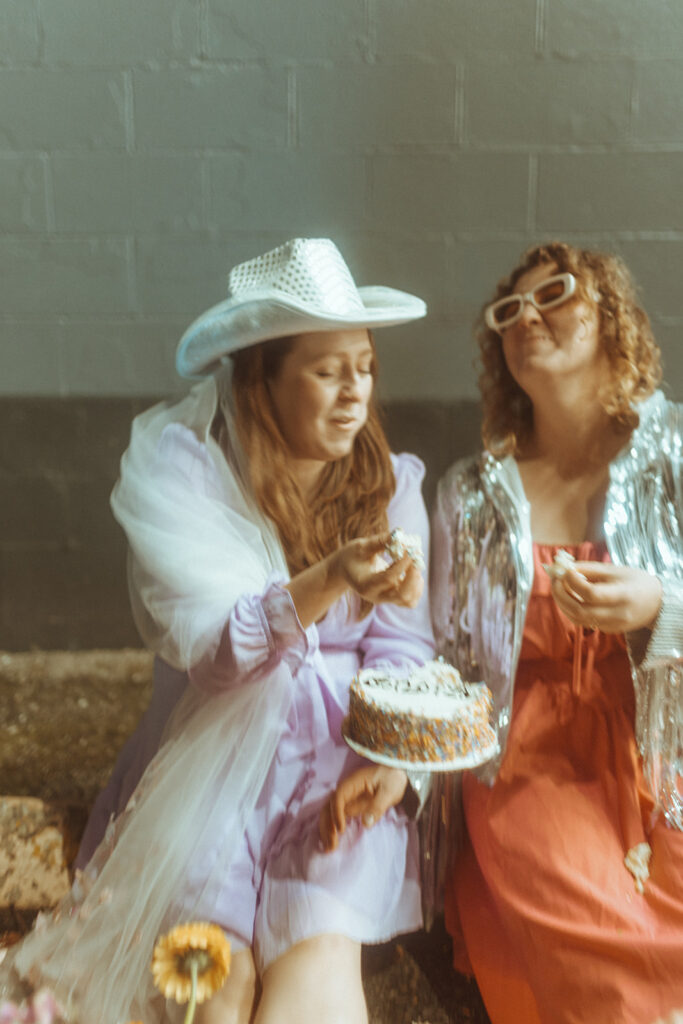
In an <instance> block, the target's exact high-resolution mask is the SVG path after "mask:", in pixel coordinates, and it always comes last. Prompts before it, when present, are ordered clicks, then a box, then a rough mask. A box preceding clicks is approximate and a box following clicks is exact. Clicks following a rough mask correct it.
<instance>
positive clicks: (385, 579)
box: [286, 533, 424, 629]
mask: <svg viewBox="0 0 683 1024" xmlns="http://www.w3.org/2000/svg"><path fill="white" fill-rule="evenodd" d="M389 538H390V534H389V533H382V534H378V535H377V536H376V537H361V538H359V539H358V540H351V541H349V542H348V543H347V544H344V545H343V546H342V547H341V548H339V549H338V550H337V551H334V552H333V553H332V554H331V555H328V556H327V558H323V559H322V561H320V562H318V563H317V564H316V565H312V566H310V568H308V569H304V570H303V572H300V573H298V574H297V575H296V576H294V577H293V578H292V579H291V580H290V581H289V583H287V585H286V586H287V590H289V593H290V594H291V597H292V600H293V601H294V606H295V608H296V611H297V615H298V616H299V621H300V622H301V624H302V626H303V627H304V629H306V628H307V627H308V626H310V625H311V623H313V622H317V621H318V620H319V619H321V618H322V617H323V616H324V615H325V613H326V612H327V610H328V608H329V607H330V606H331V605H332V604H334V602H335V601H337V600H339V598H340V597H341V596H342V595H343V594H344V593H346V591H347V590H353V591H354V593H356V594H358V596H359V597H362V598H364V599H365V600H366V601H370V602H371V604H382V603H383V602H391V603H393V604H399V605H403V606H405V607H407V608H414V607H415V605H416V604H417V603H418V601H419V600H420V597H421V596H422V591H423V590H424V579H423V577H422V573H421V572H420V570H419V569H418V568H417V566H416V565H415V563H414V562H413V561H412V559H411V558H410V556H409V555H407V554H406V555H403V557H402V558H399V559H397V560H396V561H395V562H392V563H391V564H388V563H386V562H385V561H384V559H383V558H382V552H383V551H384V550H385V548H386V546H387V544H388V543H389ZM383 566H384V568H383Z"/></svg>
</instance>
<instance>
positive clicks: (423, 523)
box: [360, 453, 434, 667]
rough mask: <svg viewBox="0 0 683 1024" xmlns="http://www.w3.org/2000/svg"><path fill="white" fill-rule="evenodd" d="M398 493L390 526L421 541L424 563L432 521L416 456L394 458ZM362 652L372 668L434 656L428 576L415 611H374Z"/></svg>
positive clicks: (388, 607)
mask: <svg viewBox="0 0 683 1024" xmlns="http://www.w3.org/2000/svg"><path fill="white" fill-rule="evenodd" d="M392 460H393V464H394V473H395V476H396V490H395V492H394V496H393V498H392V500H391V502H390V503H389V508H388V509H387V515H388V519H389V525H390V527H392V528H394V527H397V526H400V527H401V528H402V529H403V530H404V531H405V532H406V533H411V534H417V535H418V536H419V537H420V538H421V540H422V550H423V551H424V553H425V560H427V558H428V554H429V520H428V518H427V511H426V509H425V505H424V501H423V499H422V480H423V478H424V473H425V469H424V465H423V463H422V462H421V460H420V459H418V458H417V456H415V455H409V454H407V453H403V454H401V455H398V456H392ZM360 649H361V653H362V657H363V665H364V666H365V667H368V666H371V665H382V664H383V665H401V664H405V665H416V664H417V665H422V664H424V662H425V661H429V659H430V658H432V657H433V656H434V636H433V633H432V625H431V620H430V615H429V573H428V570H425V588H424V591H423V593H422V597H421V598H420V600H419V602H418V604H417V606H416V607H415V608H402V607H400V606H399V605H396V604H390V603H388V602H385V603H383V604H379V605H377V606H376V607H375V608H373V610H372V612H371V613H370V615H369V616H368V628H367V630H366V632H365V634H364V636H363V638H362V640H361V643H360Z"/></svg>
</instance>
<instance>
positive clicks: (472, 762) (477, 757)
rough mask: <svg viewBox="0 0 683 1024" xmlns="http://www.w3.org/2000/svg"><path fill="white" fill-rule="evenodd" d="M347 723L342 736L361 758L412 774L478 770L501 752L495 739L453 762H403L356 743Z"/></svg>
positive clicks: (344, 725)
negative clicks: (477, 768)
mask: <svg viewBox="0 0 683 1024" xmlns="http://www.w3.org/2000/svg"><path fill="white" fill-rule="evenodd" d="M347 722H348V719H346V718H345V719H344V721H343V723H342V736H343V737H344V740H345V741H346V743H347V744H348V745H349V746H350V747H351V750H354V751H355V752H356V753H357V754H360V755H361V757H365V758H367V759H368V761H374V762H375V764H382V765H384V766H385V767H387V768H403V769H405V770H406V771H412V772H459V771H460V772H462V771H465V770H466V769H468V768H476V767H477V766H478V765H480V764H484V763H485V762H486V761H490V760H491V758H492V757H495V755H496V754H497V753H498V751H499V750H500V747H499V746H498V740H497V739H495V740H494V741H493V743H490V744H489V746H488V747H482V748H481V749H480V750H472V751H470V753H469V754H466V755H465V756H464V757H456V758H455V760H453V761H401V760H400V759H399V758H397V757H391V756H390V755H389V754H380V753H379V752H378V751H376V750H370V749H369V748H368V747H364V746H363V745H362V744H361V743H356V741H355V740H352V739H351V737H350V736H349V735H348V734H347Z"/></svg>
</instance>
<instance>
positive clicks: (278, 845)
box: [0, 239, 433, 1024]
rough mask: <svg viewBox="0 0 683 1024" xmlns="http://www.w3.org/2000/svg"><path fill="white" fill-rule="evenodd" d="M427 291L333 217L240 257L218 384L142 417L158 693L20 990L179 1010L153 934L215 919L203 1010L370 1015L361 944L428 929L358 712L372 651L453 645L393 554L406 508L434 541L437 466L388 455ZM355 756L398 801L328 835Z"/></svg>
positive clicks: (132, 496) (131, 502)
mask: <svg viewBox="0 0 683 1024" xmlns="http://www.w3.org/2000/svg"><path fill="white" fill-rule="evenodd" d="M424 313H425V306H424V304H423V303H422V302H421V300H419V299H417V298H415V297H414V296H412V295H407V294H405V293H403V292H399V291H396V290H394V289H390V288H374V287H372V288H361V289H358V288H357V287H356V285H355V283H354V281H353V279H352V277H351V274H350V272H349V270H348V267H347V266H346V264H345V262H344V260H343V259H342V257H341V254H340V253H339V251H338V250H337V248H336V246H335V245H334V244H333V243H332V242H331V241H329V240H327V239H296V240H294V241H292V242H289V243H287V244H285V245H283V246H281V247H280V248H278V249H276V250H274V251H272V252H270V253H267V254H265V255H264V256H261V257H257V258H256V259H254V260H250V261H249V262H248V263H244V264H241V265H239V266H237V267H235V268H234V269H233V271H232V273H231V275H230V294H229V298H228V299H227V300H226V301H224V302H222V303H220V304H219V305H218V306H215V307H214V308H213V309H210V310H208V311H207V312H206V313H204V314H203V315H202V316H201V317H200V318H199V319H198V320H197V321H196V322H195V323H194V324H193V325H192V326H191V327H190V328H189V330H188V331H187V332H186V334H185V336H184V337H183V339H182V340H181V343H180V346H179V349H178V355H177V364H178V368H179V371H180V373H181V374H182V375H183V376H187V377H191V378H194V379H197V378H202V382H201V383H198V384H197V386H196V387H194V388H193V389H192V391H191V392H190V394H189V396H188V397H187V398H185V399H184V400H183V401H181V402H180V403H178V404H175V405H171V406H168V405H161V406H155V407H154V408H153V409H151V410H149V411H148V412H146V413H143V414H142V415H141V416H139V417H138V418H137V419H136V420H135V422H134V424H133V430H132V436H131V444H130V447H129V448H128V450H127V452H126V454H125V455H124V457H123V460H122V466H121V477H120V479H119V482H118V483H117V485H116V488H115V490H114V493H113V496H112V507H113V509H114V513H115V515H116V517H117V519H118V520H119V522H120V523H121V525H122V526H123V527H124V529H125V531H126V534H127V537H128V540H129V543H130V566H129V577H130V589H131V595H132V601H133V610H134V614H135V619H136V623H137V625H138V627H139V629H140V632H141V634H142V636H143V638H144V639H145V641H146V643H147V644H148V645H149V646H150V647H151V648H152V649H153V650H154V651H155V652H156V653H157V655H158V659H157V663H156V665H157V669H156V691H155V696H154V698H153V701H152V705H151V707H150V711H149V712H148V715H147V716H146V718H145V720H143V723H142V725H141V728H140V730H139V731H138V733H137V734H136V736H134V737H133V739H132V740H131V742H130V743H129V745H128V747H127V748H126V749H125V750H124V753H123V755H122V757H121V759H120V761H119V764H118V765H117V768H116V770H115V773H114V777H113V779H112V782H111V783H110V785H109V787H108V789H107V790H106V791H105V794H104V795H103V797H102V798H101V800H100V804H99V806H98V807H97V808H96V813H95V814H94V815H93V818H92V820H91V825H90V827H89V829H88V832H87V834H86V837H85V839H84V845H83V848H82V851H81V857H80V860H81V864H85V865H87V866H86V867H85V868H84V870H83V872H82V873H81V875H80V876H79V877H78V879H77V882H76V884H75V885H74V888H73V891H72V893H71V896H70V898H69V899H68V901H67V902H66V904H65V905H64V906H62V907H60V908H59V910H58V912H57V914H56V915H54V916H53V917H52V918H51V919H50V920H49V921H48V923H47V925H46V926H43V927H42V928H39V929H35V930H34V932H33V933H32V934H31V935H29V936H28V937H27V939H26V940H24V942H23V943H22V944H21V945H20V946H18V947H17V948H16V949H15V950H13V951H12V952H11V955H10V958H9V959H11V969H10V967H9V966H8V965H4V966H3V967H2V968H0V997H1V996H2V995H3V994H6V993H5V992H3V983H4V984H5V985H6V986H7V985H8V984H9V981H10V979H11V978H13V979H15V980H16V979H17V976H19V977H21V978H22V979H29V980H30V982H31V983H32V984H33V985H40V984H47V985H50V986H51V987H52V988H54V990H55V991H56V994H57V997H58V998H59V999H60V1001H61V1002H62V1003H63V1004H64V1005H65V1006H66V1007H67V1009H68V1010H69V1012H70V1014H73V1016H74V1018H77V1019H78V1020H80V1021H84V1022H85V1021H93V1022H94V1021H97V1022H98V1024H120V1022H122V1021H126V1020H129V1019H131V1018H136V1019H140V1020H144V1021H145V1024H161V1022H163V1021H166V1020H175V1016H173V1013H172V1008H171V1007H170V1006H169V1007H166V1006H165V1001H164V1000H163V999H160V998H159V996H158V994H156V993H155V991H154V988H153V984H152V976H151V973H150V972H149V969H148V965H149V961H150V958H151V954H152V949H153V947H154V944H155V942H156V941H157V939H158V937H159V935H160V934H161V933H162V932H165V931H167V930H168V929H169V928H170V927H172V926H173V925H175V924H177V923H178V922H187V921H193V920H195V921H202V920H206V921H211V922H213V923H215V924H218V925H219V926H220V927H221V928H222V929H223V930H224V931H225V932H226V934H227V935H228V938H229V939H230V942H231V946H232V966H231V971H230V975H229V977H228V979H227V982H226V984H225V985H224V987H223V988H222V989H221V990H220V991H219V992H218V993H217V994H215V995H214V996H213V997H212V998H210V999H209V1000H208V1001H206V1002H204V1003H203V1004H202V1006H201V1007H200V1008H199V1010H198V1012H197V1015H196V1018H195V1019H196V1020H197V1021H199V1022H201V1024H248V1022H249V1021H252V1020H253V1021H256V1022H258V1024H288V1022H291V1024H302V1022H303V1024H306V1022H310V1024H320V1022H323V1024H324V1022H326V1021H328V1022H335V1024H337V1022H348V1024H364V1022H366V1021H367V1014H366V1009H365V1001H364V996H363V989H362V985H361V974H360V943H362V942H378V941H382V940H385V939H387V938H389V937H391V936H393V935H395V934H398V933H400V932H404V931H410V930H413V929H414V928H416V927H419V925H420V922H421V908H420V894H419V877H418V876H419V870H418V863H417V861H418V855H417V838H416V830H415V824H414V822H412V821H411V820H409V818H408V817H407V816H406V815H405V813H404V812H403V811H402V810H401V809H399V808H396V807H394V805H396V804H398V803H399V802H400V800H401V797H402V795H403V793H404V790H405V788H406V776H405V773H403V772H397V771H394V770H392V769H388V768H381V767H375V768H373V770H372V771H373V774H372V778H371V780H369V777H368V771H367V765H366V762H364V761H363V760H362V759H361V758H360V757H359V756H358V755H357V754H355V753H353V752H352V751H351V750H350V749H349V748H348V747H347V745H346V744H345V743H344V741H343V739H342V736H341V724H342V719H343V717H344V715H345V712H346V708H347V703H348V688H349V684H350V681H351V679H352V677H353V676H354V674H355V673H356V672H357V671H358V670H359V668H360V667H361V666H363V665H365V666H373V665H376V666H386V665H390V664H394V665H400V666H405V667H408V666H410V665H417V664H421V663H423V662H424V661H425V660H427V659H428V658H429V657H431V655H432V653H433V639H432V632H431V624H430V620H429V610H428V604H427V597H426V594H423V589H424V586H423V579H422V575H421V573H420V572H419V571H418V569H417V568H416V566H415V564H414V562H413V560H412V559H411V557H410V555H409V554H403V555H401V554H398V555H397V557H394V558H393V560H392V557H391V556H390V555H388V554H385V553H384V552H385V548H386V546H387V544H388V543H389V541H390V529H391V527H392V526H397V525H399V524H400V525H401V526H403V527H405V529H406V530H408V531H409V532H410V533H412V534H417V535H419V536H420V537H421V539H422V542H423V544H426V541H427V532H428V527H427V517H426V512H425V509H424V505H423V502H422V497H421V493H420V486H421V480H422V476H423V467H422V464H421V463H420V462H419V460H418V459H416V458H415V457H413V456H410V455H400V456H394V455H392V454H390V452H389V448H388V445H387V442H386V439H385V436H384V434H383V431H382V428H381V426H380V424H379V419H378V414H377V411H376V409H375V407H374V405H373V399H372V395H373V388H374V381H375V377H376V373H377V358H376V353H375V346H374V342H373V339H372V336H371V334H370V329H371V328H374V327H382V326H388V325H390V324H396V323H401V322H407V321H411V320H414V319H416V318H419V317H421V316H423V315H424ZM174 702H177V704H176V706H175V709H174V710H173V704H174ZM172 710H173V714H172V715H171V711H172ZM167 720H168V721H167ZM162 733H163V739H162ZM157 750H158V752H157ZM155 753H156V756H155V757H154V758H153V760H151V763H149V765H148V764H147V762H148V761H149V760H150V757H152V755H154V754H155ZM145 769H146V771H145ZM358 769H362V772H361V774H362V779H363V785H364V786H365V787H368V786H369V787H370V789H371V790H372V798H373V799H374V801H375V805H374V806H375V808H376V812H377V813H376V818H377V820H376V821H375V820H374V818H373V820H370V818H369V817H366V821H365V824H364V823H363V821H362V820H354V821H353V822H350V823H349V826H348V828H346V830H345V832H344V835H343V836H341V837H339V843H338V849H337V850H336V851H335V852H333V853H331V854H327V853H325V852H323V850H322V848H321V845H320V841H319V836H318V819H319V815H320V812H321V808H322V807H323V805H324V804H325V802H326V800H327V798H328V796H329V793H330V791H331V790H333V789H334V787H335V785H336V783H337V782H338V780H339V779H340V778H342V777H347V776H350V777H353V775H354V772H356V771H357V770H358ZM143 771H144V775H142V773H143ZM141 775H142V779H141V781H139V784H138V780H140V776H141ZM390 806H391V809H390V810H388V812H387V813H386V814H383V815H382V817H381V819H380V813H381V812H382V811H384V810H385V809H387V808H389V807H390ZM110 813H113V814H114V815H116V816H117V817H116V820H115V822H114V823H113V824H112V825H111V826H110V827H109V828H108V829H107V831H106V834H105V836H104V838H103V839H102V841H101V842H100V841H99V840H100V839H101V838H102V832H103V831H104V826H105V825H106V821H107V819H108V817H109V814H110ZM371 824H372V825H373V826H374V827H372V828H370V827H365V826H366V825H371ZM98 843H99V845H98ZM95 846H97V849H96V850H95V852H94V853H93V852H92V851H93V847H95ZM91 853H92V857H91ZM378 864H381V865H382V870H381V872H378V870H377V865H378ZM323 976H324V977H325V984H324V985H321V984H319V979H320V978H321V977H323ZM70 1019H71V1018H70Z"/></svg>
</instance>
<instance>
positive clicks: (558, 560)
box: [543, 548, 576, 580]
mask: <svg viewBox="0 0 683 1024" xmlns="http://www.w3.org/2000/svg"><path fill="white" fill-rule="evenodd" d="M575 561H576V559H575V558H574V556H573V555H572V553H571V552H570V551H565V549H564V548H559V549H558V550H557V551H556V552H555V557H554V558H553V561H552V563H551V564H550V565H546V564H545V563H544V565H543V568H544V569H545V571H546V572H547V573H548V576H550V578H551V580H561V579H562V577H563V576H564V574H565V572H566V571H567V569H570V568H571V567H572V566H573V564H574V562H575Z"/></svg>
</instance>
